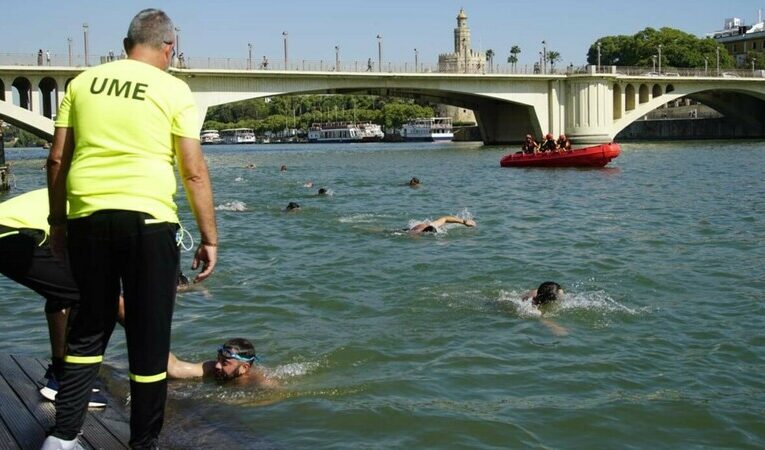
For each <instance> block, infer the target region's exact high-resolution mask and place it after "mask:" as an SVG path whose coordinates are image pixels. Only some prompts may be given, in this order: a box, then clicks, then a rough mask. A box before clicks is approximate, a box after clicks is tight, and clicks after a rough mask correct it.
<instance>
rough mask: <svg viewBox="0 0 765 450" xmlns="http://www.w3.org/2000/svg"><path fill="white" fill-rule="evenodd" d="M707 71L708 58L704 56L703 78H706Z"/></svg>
mask: <svg viewBox="0 0 765 450" xmlns="http://www.w3.org/2000/svg"><path fill="white" fill-rule="evenodd" d="M708 69H709V58H707V57H706V56H705V57H704V76H707V71H708Z"/></svg>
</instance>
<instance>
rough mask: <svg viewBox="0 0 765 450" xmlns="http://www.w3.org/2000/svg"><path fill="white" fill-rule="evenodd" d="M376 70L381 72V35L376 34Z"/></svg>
mask: <svg viewBox="0 0 765 450" xmlns="http://www.w3.org/2000/svg"><path fill="white" fill-rule="evenodd" d="M377 71H378V72H382V35H381V34H378V35H377Z"/></svg>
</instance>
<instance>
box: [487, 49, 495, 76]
mask: <svg viewBox="0 0 765 450" xmlns="http://www.w3.org/2000/svg"><path fill="white" fill-rule="evenodd" d="M486 61H487V62H488V63H489V72H490V73H493V72H494V50H492V49H488V50H486Z"/></svg>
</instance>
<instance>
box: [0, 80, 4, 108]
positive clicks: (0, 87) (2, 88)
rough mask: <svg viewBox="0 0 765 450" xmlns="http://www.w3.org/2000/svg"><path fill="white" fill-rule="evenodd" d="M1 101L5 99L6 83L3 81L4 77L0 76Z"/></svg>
mask: <svg viewBox="0 0 765 450" xmlns="http://www.w3.org/2000/svg"><path fill="white" fill-rule="evenodd" d="M0 101H2V102H4V101H5V83H3V80H2V78H0Z"/></svg>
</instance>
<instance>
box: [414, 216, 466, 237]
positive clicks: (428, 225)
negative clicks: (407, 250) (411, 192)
mask: <svg viewBox="0 0 765 450" xmlns="http://www.w3.org/2000/svg"><path fill="white" fill-rule="evenodd" d="M447 223H458V224H460V225H465V226H466V227H474V226H476V225H477V224H476V222H475V220H473V219H460V218H459V217H455V216H441V217H439V218H438V219H436V220H431V221H430V222H421V223H418V224H416V225H414V226H413V227H411V228H409V229H408V230H406V231H407V232H409V233H412V234H419V233H438V232H440V231H441V227H443V226H444V225H446V224H447Z"/></svg>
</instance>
